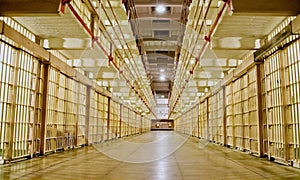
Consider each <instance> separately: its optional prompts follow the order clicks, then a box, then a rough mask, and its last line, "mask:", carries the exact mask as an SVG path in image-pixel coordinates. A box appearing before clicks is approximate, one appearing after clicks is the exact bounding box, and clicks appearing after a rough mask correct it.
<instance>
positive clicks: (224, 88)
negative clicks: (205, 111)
mask: <svg viewBox="0 0 300 180" xmlns="http://www.w3.org/2000/svg"><path fill="white" fill-rule="evenodd" d="M222 89H223V135H224V137H223V145H224V146H226V145H227V131H226V114H227V108H226V86H223V87H222Z"/></svg>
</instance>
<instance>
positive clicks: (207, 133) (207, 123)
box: [205, 98, 209, 140]
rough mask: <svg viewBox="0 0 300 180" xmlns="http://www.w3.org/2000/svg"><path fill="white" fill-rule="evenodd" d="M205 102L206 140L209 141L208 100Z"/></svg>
mask: <svg viewBox="0 0 300 180" xmlns="http://www.w3.org/2000/svg"><path fill="white" fill-rule="evenodd" d="M205 101H206V114H207V115H206V140H209V102H208V98H207V99H206V100H205Z"/></svg>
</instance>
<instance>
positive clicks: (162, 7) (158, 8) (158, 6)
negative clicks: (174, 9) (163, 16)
mask: <svg viewBox="0 0 300 180" xmlns="http://www.w3.org/2000/svg"><path fill="white" fill-rule="evenodd" d="M155 10H156V12H158V13H164V12H166V7H165V6H164V5H162V4H159V5H157V7H156V8H155Z"/></svg>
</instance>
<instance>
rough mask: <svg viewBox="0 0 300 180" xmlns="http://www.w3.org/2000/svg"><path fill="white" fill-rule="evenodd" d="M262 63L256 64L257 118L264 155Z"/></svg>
mask: <svg viewBox="0 0 300 180" xmlns="http://www.w3.org/2000/svg"><path fill="white" fill-rule="evenodd" d="M260 67H261V64H256V78H257V79H256V85H257V86H256V96H257V119H258V155H259V157H262V156H263V155H264V142H263V141H264V134H263V132H264V125H263V115H262V113H263V106H262V87H261V72H260Z"/></svg>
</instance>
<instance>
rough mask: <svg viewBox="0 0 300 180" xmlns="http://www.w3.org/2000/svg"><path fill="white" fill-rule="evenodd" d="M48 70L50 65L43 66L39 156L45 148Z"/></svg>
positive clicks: (43, 152)
mask: <svg viewBox="0 0 300 180" xmlns="http://www.w3.org/2000/svg"><path fill="white" fill-rule="evenodd" d="M49 69H50V65H49V64H45V65H44V84H43V90H44V91H43V104H42V117H41V147H40V154H41V155H44V154H45V146H46V122H47V108H48V85H49Z"/></svg>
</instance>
